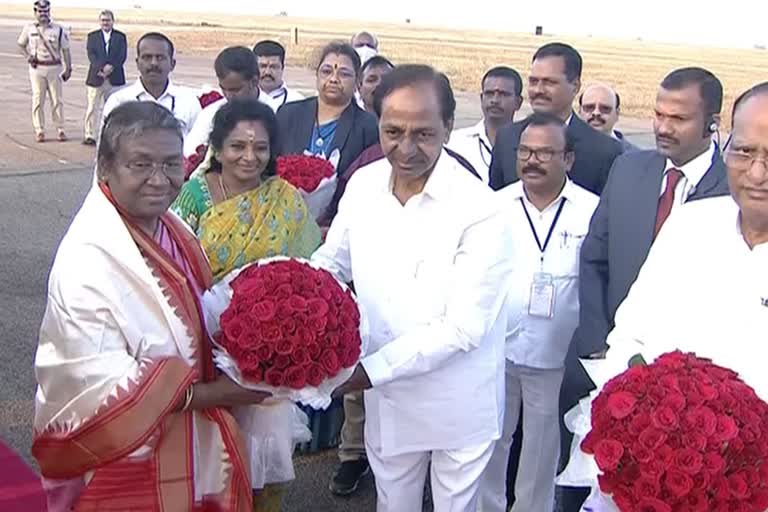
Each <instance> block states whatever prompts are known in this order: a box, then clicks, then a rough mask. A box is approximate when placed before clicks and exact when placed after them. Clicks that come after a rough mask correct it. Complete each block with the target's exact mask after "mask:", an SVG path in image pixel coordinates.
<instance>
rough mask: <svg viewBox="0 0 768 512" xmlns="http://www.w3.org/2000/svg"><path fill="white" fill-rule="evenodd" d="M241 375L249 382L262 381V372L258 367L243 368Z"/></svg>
mask: <svg viewBox="0 0 768 512" xmlns="http://www.w3.org/2000/svg"><path fill="white" fill-rule="evenodd" d="M242 374H243V377H245V378H246V379H247V380H249V381H250V382H261V381H263V380H264V370H262V368H261V367H260V366H252V367H248V368H244V369H243V370H242Z"/></svg>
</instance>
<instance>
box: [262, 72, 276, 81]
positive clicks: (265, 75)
mask: <svg viewBox="0 0 768 512" xmlns="http://www.w3.org/2000/svg"><path fill="white" fill-rule="evenodd" d="M260 78H261V80H264V79H265V78H269V79H270V80H274V79H275V77H274V76H272V75H270V74H269V73H264V74H263V75H261V77H260Z"/></svg>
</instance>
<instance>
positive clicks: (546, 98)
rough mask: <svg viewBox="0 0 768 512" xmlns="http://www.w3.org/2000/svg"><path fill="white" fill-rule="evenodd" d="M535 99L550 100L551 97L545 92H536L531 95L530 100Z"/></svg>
mask: <svg viewBox="0 0 768 512" xmlns="http://www.w3.org/2000/svg"><path fill="white" fill-rule="evenodd" d="M536 100H546V101H552V98H550V97H549V96H547V95H546V94H536V95H534V96H531V101H536Z"/></svg>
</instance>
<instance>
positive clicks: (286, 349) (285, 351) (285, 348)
mask: <svg viewBox="0 0 768 512" xmlns="http://www.w3.org/2000/svg"><path fill="white" fill-rule="evenodd" d="M295 349H296V345H295V344H294V342H293V339H292V338H283V339H281V340H279V341H278V342H277V343H276V344H275V352H277V354H278V355H281V356H290V355H291V354H292V353H293V351H294V350H295Z"/></svg>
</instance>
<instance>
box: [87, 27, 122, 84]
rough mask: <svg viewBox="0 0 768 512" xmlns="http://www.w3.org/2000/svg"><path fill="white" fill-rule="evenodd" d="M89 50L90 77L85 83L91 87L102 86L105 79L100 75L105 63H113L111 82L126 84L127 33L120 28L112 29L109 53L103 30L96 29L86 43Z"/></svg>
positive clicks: (89, 35)
mask: <svg viewBox="0 0 768 512" xmlns="http://www.w3.org/2000/svg"><path fill="white" fill-rule="evenodd" d="M86 48H87V50H88V61H89V62H90V63H91V64H90V66H89V67H88V77H87V78H86V79H85V84H86V85H89V86H91V87H101V85H102V84H103V83H104V79H103V78H102V77H100V76H99V75H98V73H99V71H101V68H103V67H104V65H105V64H111V65H112V67H113V68H114V69H113V70H112V74H111V75H109V77H108V79H109V83H111V84H112V85H125V68H124V66H125V59H126V58H127V57H128V42H127V41H126V39H125V34H123V33H122V32H120V31H119V30H114V29H113V30H112V36H111V37H110V39H109V53H107V48H106V45H105V44H104V36H103V35H102V34H101V30H94V31H93V32H91V33H89V34H88V42H87V43H86Z"/></svg>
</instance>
